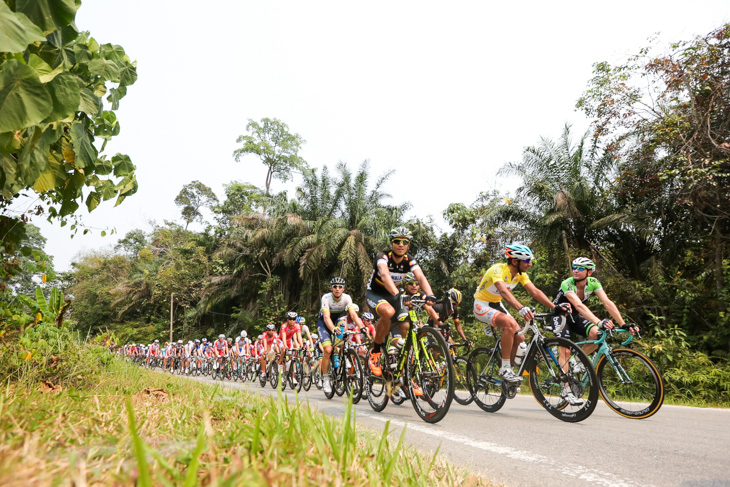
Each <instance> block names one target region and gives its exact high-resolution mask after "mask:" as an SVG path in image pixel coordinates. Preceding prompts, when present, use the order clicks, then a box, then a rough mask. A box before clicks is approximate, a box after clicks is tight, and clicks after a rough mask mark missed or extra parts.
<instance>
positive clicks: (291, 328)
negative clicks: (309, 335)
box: [280, 322, 302, 348]
mask: <svg viewBox="0 0 730 487" xmlns="http://www.w3.org/2000/svg"><path fill="white" fill-rule="evenodd" d="M301 332H302V327H301V326H300V325H299V323H292V324H291V325H290V324H289V322H285V323H282V324H281V332H280V335H281V339H282V341H283V342H284V343H285V344H286V348H291V339H292V337H293V336H294V335H295V334H296V333H301Z"/></svg>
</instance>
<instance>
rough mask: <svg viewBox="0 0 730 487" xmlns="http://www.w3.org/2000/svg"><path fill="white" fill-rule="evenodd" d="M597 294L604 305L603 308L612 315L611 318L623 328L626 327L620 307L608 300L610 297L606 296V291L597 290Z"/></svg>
mask: <svg viewBox="0 0 730 487" xmlns="http://www.w3.org/2000/svg"><path fill="white" fill-rule="evenodd" d="M595 292H596V296H598V299H600V300H601V302H602V303H603V306H604V307H605V308H606V310H607V311H608V312H609V313H610V314H611V316H613V317H614V319H615V320H616V321H617V322H618V324H619V325H621V326H623V325H625V324H626V322H625V321H624V319H623V317H622V316H621V312H620V311H619V310H618V307H617V306H616V305H615V304H614V302H613V301H611V300H610V299H609V298H608V296H607V295H606V291H604V290H603V289H597V290H596V291H595Z"/></svg>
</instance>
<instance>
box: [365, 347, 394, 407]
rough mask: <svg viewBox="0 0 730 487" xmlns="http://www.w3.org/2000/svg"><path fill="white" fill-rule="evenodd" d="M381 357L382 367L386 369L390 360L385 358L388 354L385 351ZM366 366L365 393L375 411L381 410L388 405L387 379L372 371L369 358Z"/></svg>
mask: <svg viewBox="0 0 730 487" xmlns="http://www.w3.org/2000/svg"><path fill="white" fill-rule="evenodd" d="M380 357H381V359H380V367H381V369H382V370H383V371H385V370H387V369H386V367H387V366H388V362H387V361H386V360H385V357H386V354H385V353H383V354H381V355H380ZM365 367H366V368H364V370H365V372H366V380H365V395H366V396H367V398H368V404H370V407H371V408H373V411H377V412H380V411H382V410H383V409H385V406H387V405H388V399H389V398H388V393H387V380H386V379H385V377H384V376H383V375H380V376H377V375H374V374H373V373H372V371H371V370H370V367H369V366H368V365H367V359H366V361H365Z"/></svg>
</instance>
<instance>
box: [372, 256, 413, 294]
mask: <svg viewBox="0 0 730 487" xmlns="http://www.w3.org/2000/svg"><path fill="white" fill-rule="evenodd" d="M378 272H379V274H380V280H381V281H382V283H383V286H384V287H385V289H386V290H387V291H388V292H389V293H390V294H391V295H392V296H398V293H399V291H398V287H397V286H396V285H395V283H394V282H393V278H392V277H390V270H388V264H386V263H383V262H381V263H380V264H378ZM422 275H423V274H422Z"/></svg>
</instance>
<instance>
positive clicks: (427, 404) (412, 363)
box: [366, 299, 454, 423]
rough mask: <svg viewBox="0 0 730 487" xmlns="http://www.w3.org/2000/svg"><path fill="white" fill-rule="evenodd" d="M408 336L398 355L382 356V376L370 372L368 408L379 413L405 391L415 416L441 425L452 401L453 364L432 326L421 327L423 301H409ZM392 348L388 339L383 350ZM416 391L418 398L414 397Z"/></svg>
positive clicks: (386, 354) (441, 337)
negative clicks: (398, 390) (389, 401)
mask: <svg viewBox="0 0 730 487" xmlns="http://www.w3.org/2000/svg"><path fill="white" fill-rule="evenodd" d="M410 303H411V305H412V306H411V307H410V309H409V312H408V315H409V318H410V320H409V324H408V332H407V333H406V336H405V343H404V344H403V346H402V348H401V349H400V350H399V352H397V353H394V354H390V353H387V352H386V353H382V354H381V370H382V375H380V376H376V375H374V374H373V373H372V372H370V371H369V367H368V374H367V381H366V392H367V397H368V402H369V403H370V407H372V408H373V409H374V410H375V411H382V410H383V409H385V406H386V405H387V404H388V400H389V399H390V398H391V397H395V394H394V392H396V391H397V389H398V388H404V389H406V391H407V394H408V396H410V399H411V403H412V404H413V409H415V411H416V414H418V416H419V417H420V418H421V419H422V420H424V421H426V422H427V423H437V422H439V421H441V420H442V419H443V418H444V416H446V413H447V412H448V411H449V407H450V406H451V401H452V400H453V399H454V364H453V361H452V360H451V353H450V352H449V346H448V345H447V344H446V341H445V340H444V337H443V336H442V335H441V333H440V332H439V331H438V330H437V329H436V328H433V327H431V326H423V323H425V320H423V319H421V318H420V317H419V316H422V315H423V305H424V304H425V303H426V301H425V300H422V299H413V300H411V301H410ZM390 345H391V340H390V337H389V338H388V342H387V344H386V348H385V350H389V349H390ZM411 384H413V385H415V386H417V387H418V389H416V391H419V390H420V392H421V394H420V395H416V394H414V388H413V386H412V385H411Z"/></svg>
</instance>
